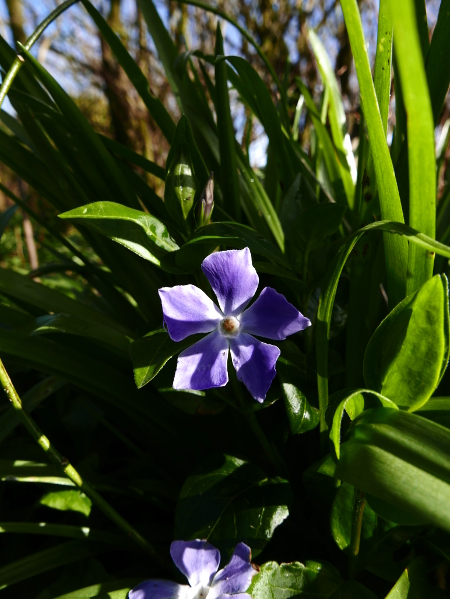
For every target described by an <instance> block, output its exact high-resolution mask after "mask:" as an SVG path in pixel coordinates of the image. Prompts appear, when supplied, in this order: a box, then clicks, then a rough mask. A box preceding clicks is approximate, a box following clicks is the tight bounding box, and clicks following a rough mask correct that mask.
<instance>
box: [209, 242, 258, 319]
mask: <svg viewBox="0 0 450 599" xmlns="http://www.w3.org/2000/svg"><path fill="white" fill-rule="evenodd" d="M202 270H203V272H204V273H205V275H206V277H207V278H208V281H209V282H210V284H211V287H212V288H213V291H214V293H215V294H216V296H217V300H218V302H219V306H220V308H221V309H222V312H223V313H224V314H225V316H236V315H239V314H240V313H241V312H242V310H244V308H245V306H246V305H247V304H248V302H249V301H250V300H251V299H252V297H253V296H254V295H255V293H256V290H257V288H258V283H259V277H258V273H257V272H256V270H255V269H254V267H253V264H252V256H251V254H250V250H249V249H248V248H244V249H243V250H227V251H225V252H216V253H214V254H211V255H209V256H208V257H207V258H205V259H204V260H203V262H202Z"/></svg>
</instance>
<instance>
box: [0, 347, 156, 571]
mask: <svg viewBox="0 0 450 599" xmlns="http://www.w3.org/2000/svg"><path fill="white" fill-rule="evenodd" d="M0 383H1V385H2V387H3V389H4V390H5V392H6V395H7V396H8V399H9V401H10V402H11V404H12V406H13V408H14V409H15V410H16V412H17V414H18V416H19V418H20V420H21V421H22V423H23V424H24V425H25V427H26V428H27V429H28V432H29V433H30V435H31V436H32V437H33V439H34V440H35V441H36V442H37V443H38V444H39V445H40V446H41V448H42V449H43V450H44V451H45V453H46V454H47V455H48V457H49V458H50V460H51V461H52V462H53V463H54V464H55V465H56V466H58V468H60V469H61V471H62V472H63V473H64V474H65V475H66V476H67V477H68V478H69V479H70V480H71V481H72V482H73V483H74V484H75V486H77V487H78V488H79V489H81V490H82V491H83V493H84V494H85V495H87V497H89V499H91V501H92V503H93V504H95V505H96V506H97V507H98V508H99V509H100V510H101V511H102V512H103V513H104V514H105V516H107V517H108V518H109V519H110V520H112V521H113V522H114V524H116V526H117V527H118V528H120V530H122V532H124V533H125V534H126V535H127V537H128V538H130V539H131V540H132V541H134V542H135V543H136V544H137V545H139V546H140V547H141V549H144V551H146V552H147V553H148V554H150V555H151V557H152V558H153V559H154V560H155V561H157V562H158V563H159V564H160V565H161V566H163V567H164V569H168V566H167V564H166V563H165V561H164V560H163V559H162V558H161V557H160V555H159V553H158V552H157V550H156V549H155V547H153V545H151V544H150V543H149V542H148V541H147V540H146V539H145V538H144V537H143V536H142V535H141V534H140V533H139V532H138V531H137V530H136V529H134V528H133V527H132V526H131V525H130V524H129V523H128V522H127V521H126V520H125V519H124V518H123V517H122V516H121V515H120V514H119V513H118V512H116V510H115V509H114V508H113V507H112V506H111V505H110V504H109V503H108V502H107V501H106V500H105V499H103V497H102V496H101V495H100V494H99V493H97V491H96V490H95V489H94V487H93V486H92V485H91V484H90V483H88V482H87V481H85V480H83V478H82V477H81V476H80V474H79V473H78V472H77V470H75V468H74V467H73V466H72V464H70V462H69V460H68V459H67V458H66V457H64V456H62V455H61V454H60V453H59V452H58V451H57V450H56V449H55V447H53V445H52V444H51V442H50V441H49V439H48V438H47V437H46V436H45V435H44V434H43V433H42V431H41V429H40V428H39V427H38V425H37V424H36V422H35V421H34V420H33V419H32V418H31V416H30V415H29V414H28V413H27V412H26V411H25V409H24V408H23V405H22V401H21V399H20V397H19V395H18V393H17V391H16V389H15V388H14V385H13V383H12V381H11V379H10V378H9V375H8V373H7V371H6V369H5V367H4V365H3V362H2V361H1V359H0Z"/></svg>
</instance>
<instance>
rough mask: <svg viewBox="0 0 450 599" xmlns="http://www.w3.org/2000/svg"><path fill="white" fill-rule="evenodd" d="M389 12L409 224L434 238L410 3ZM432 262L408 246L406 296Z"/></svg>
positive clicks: (430, 143)
mask: <svg viewBox="0 0 450 599" xmlns="http://www.w3.org/2000/svg"><path fill="white" fill-rule="evenodd" d="M422 3H423V0H422ZM390 8H391V10H392V15H393V19H394V30H395V33H394V36H395V42H394V43H395V48H396V59H397V62H398V69H399V75H400V82H401V86H402V94H403V100H404V104H405V108H406V113H407V138H408V164H409V224H410V226H411V227H413V228H415V229H418V230H419V231H421V232H422V233H424V234H425V235H428V236H429V237H432V238H434V237H435V234H436V158H435V151H434V124H433V115H432V109H431V102H430V97H429V94H428V86H427V80H426V75H425V68H424V63H423V58H422V53H421V46H420V39H419V34H418V30H417V23H416V18H415V7H414V0H404V2H402V4H401V6H400V5H399V4H398V2H396V1H395V0H390ZM433 262H434V256H433V255H431V254H430V253H429V252H427V251H426V250H423V249H421V248H418V247H415V246H410V248H409V259H408V277H407V285H406V294H407V295H409V294H410V293H412V292H413V291H415V290H416V289H418V288H419V287H420V286H421V285H422V284H423V283H425V282H426V281H427V280H428V279H429V278H430V277H431V276H432V274H433Z"/></svg>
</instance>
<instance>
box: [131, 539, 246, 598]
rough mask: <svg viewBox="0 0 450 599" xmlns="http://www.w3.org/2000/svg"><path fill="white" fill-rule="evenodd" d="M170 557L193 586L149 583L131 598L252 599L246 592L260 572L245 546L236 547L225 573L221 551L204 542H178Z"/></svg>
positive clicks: (173, 547) (158, 582)
mask: <svg viewBox="0 0 450 599" xmlns="http://www.w3.org/2000/svg"><path fill="white" fill-rule="evenodd" d="M170 555H171V556H172V559H173V561H174V563H175V565H176V567H177V568H178V569H179V570H180V572H181V573H182V574H184V575H185V576H186V578H187V579H188V581H189V586H188V585H182V584H178V583H176V582H172V581H170V580H146V581H145V582H141V584H139V585H138V586H137V587H135V588H134V589H133V590H131V591H130V592H129V594H128V597H129V599H251V596H250V595H249V594H248V593H246V592H245V591H246V590H247V589H248V588H249V586H250V583H251V581H252V578H253V576H254V575H255V574H256V573H257V571H256V570H255V568H254V567H253V566H252V564H251V551H250V547H248V546H247V545H245V543H239V544H238V545H236V549H235V550H234V553H233V555H232V556H231V559H230V562H229V563H228V564H227V565H226V566H225V568H223V570H219V564H220V551H219V550H218V549H216V548H215V547H213V546H212V545H210V544H209V543H208V542H207V541H202V540H200V539H196V540H195V541H174V542H173V543H172V545H171V546H170ZM217 570H219V572H217Z"/></svg>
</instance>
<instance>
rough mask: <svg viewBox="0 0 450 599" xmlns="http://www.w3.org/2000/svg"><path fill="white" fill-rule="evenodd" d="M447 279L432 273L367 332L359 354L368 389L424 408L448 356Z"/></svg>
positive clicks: (408, 405)
mask: <svg viewBox="0 0 450 599" xmlns="http://www.w3.org/2000/svg"><path fill="white" fill-rule="evenodd" d="M449 336H450V330H449V312H448V283H447V278H446V277H445V276H444V275H436V276H435V277H433V278H432V279H430V280H429V281H427V282H426V283H425V284H424V285H422V287H421V288H420V289H419V290H418V291H417V292H415V293H413V294H411V295H409V296H408V297H407V298H406V299H404V300H403V301H402V302H401V303H400V304H399V305H398V306H396V308H394V310H392V312H391V313H390V314H389V315H388V316H387V317H386V318H385V319H384V320H383V322H382V323H381V324H380V326H379V327H378V329H377V330H376V331H375V333H374V334H373V335H372V338H371V339H370V341H369V344H368V346H367V349H366V353H365V356H364V379H365V381H366V384H367V386H368V387H371V388H372V389H374V390H376V391H378V392H379V393H381V394H383V395H385V396H387V397H389V398H390V399H391V400H392V401H394V402H395V403H396V404H397V405H398V406H399V407H401V408H404V409H407V410H409V411H414V410H417V409H418V408H420V407H421V406H423V405H424V404H425V403H426V402H427V400H428V399H429V398H430V397H431V395H432V393H433V391H434V390H435V389H436V387H437V386H438V384H439V381H440V380H441V378H442V375H443V373H444V370H445V368H446V366H447V362H448V358H449Z"/></svg>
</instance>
